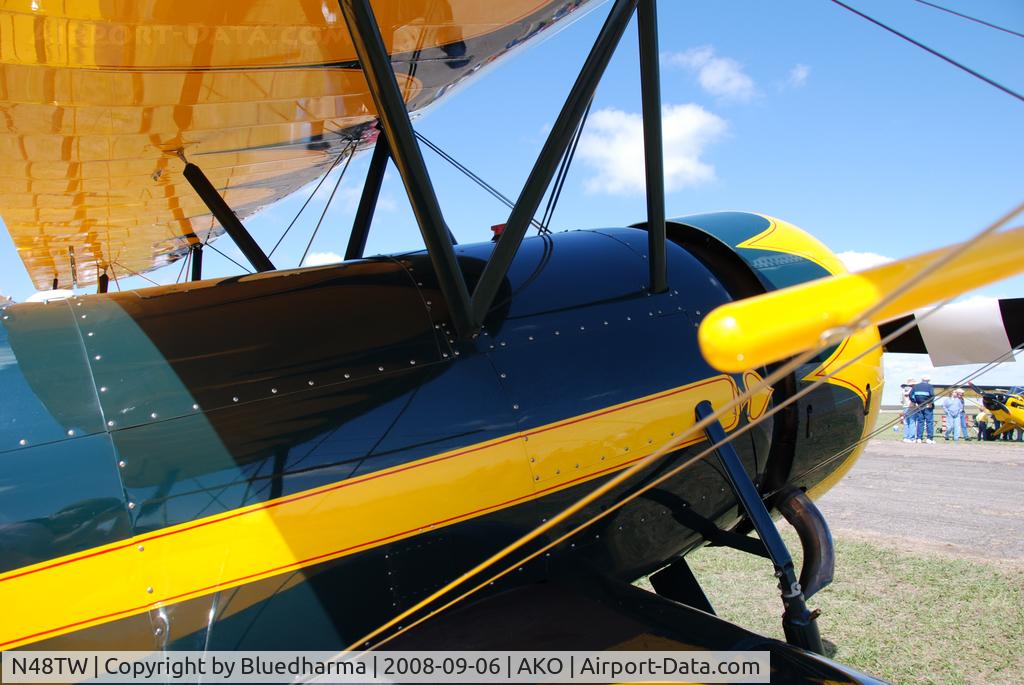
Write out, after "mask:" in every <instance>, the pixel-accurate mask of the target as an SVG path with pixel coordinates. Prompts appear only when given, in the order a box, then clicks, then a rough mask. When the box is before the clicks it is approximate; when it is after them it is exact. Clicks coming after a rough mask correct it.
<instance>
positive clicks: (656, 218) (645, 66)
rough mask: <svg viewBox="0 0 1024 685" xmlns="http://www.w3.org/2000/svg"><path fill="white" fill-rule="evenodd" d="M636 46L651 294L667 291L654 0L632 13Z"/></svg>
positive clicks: (663, 182) (656, 31) (662, 166)
mask: <svg viewBox="0 0 1024 685" xmlns="http://www.w3.org/2000/svg"><path fill="white" fill-rule="evenodd" d="M636 19H637V23H636V26H637V34H638V37H639V39H640V40H639V42H640V99H641V102H642V105H643V119H644V164H645V173H646V180H647V253H648V261H649V262H650V269H651V292H652V293H661V292H664V291H665V290H667V289H668V277H667V275H666V259H665V164H664V160H663V157H664V149H663V147H662V145H663V144H662V135H661V73H660V68H659V65H658V60H660V59H661V56H660V55H659V54H658V12H657V2H656V1H655V0H640V4H639V5H638V6H637V10H636Z"/></svg>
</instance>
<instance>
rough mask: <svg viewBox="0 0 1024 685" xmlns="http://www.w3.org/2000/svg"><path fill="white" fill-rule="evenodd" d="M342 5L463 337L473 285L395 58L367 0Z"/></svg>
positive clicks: (469, 328)
mask: <svg viewBox="0 0 1024 685" xmlns="http://www.w3.org/2000/svg"><path fill="white" fill-rule="evenodd" d="M339 5H340V6H341V13H342V15H344V17H345V24H346V25H347V27H348V32H349V34H350V35H351V36H352V44H353V45H354V46H355V49H356V56H357V57H358V58H359V63H360V65H362V68H363V74H364V75H365V76H366V83H367V85H368V86H369V89H370V95H371V96H373V102H374V105H376V107H377V116H378V117H380V123H381V129H382V130H383V133H384V135H385V136H386V137H387V140H388V145H389V147H390V148H391V157H392V159H393V160H394V162H395V166H396V167H398V172H399V174H400V175H401V176H402V182H403V183H404V184H405V192H406V194H407V195H408V196H409V204H410V205H412V211H413V214H415V215H416V222H417V224H419V228H420V233H421V234H422V235H423V242H424V243H426V246H427V253H428V254H429V255H430V261H431V263H432V264H433V266H434V271H435V272H436V274H437V280H438V284H439V285H440V287H441V292H442V293H443V294H444V298H445V301H446V302H447V304H448V312H449V313H450V314H451V317H452V324H453V325H454V326H455V330H456V331H457V332H458V333H459V335H463V336H465V335H468V334H470V333H471V332H472V331H473V330H474V329H475V328H476V326H475V324H474V322H473V317H472V315H471V312H470V300H469V289H468V288H467V287H466V280H465V278H464V277H463V275H462V271H461V270H460V269H459V265H458V262H457V261H456V258H455V250H454V248H453V247H452V240H451V234H450V232H449V230H448V226H447V225H446V224H445V222H444V216H443V215H442V214H441V207H440V205H439V204H438V202H437V195H436V194H435V193H434V186H433V184H432V183H431V181H430V174H428V173H427V166H426V164H425V163H424V161H423V155H422V154H421V153H420V148H419V145H418V144H417V143H416V137H415V135H414V134H413V130H412V122H410V121H409V111H408V110H407V109H406V107H405V100H403V99H402V93H401V90H400V89H399V87H398V82H397V81H396V80H395V73H394V71H393V70H392V69H391V57H390V55H388V52H387V49H386V48H385V47H384V40H383V38H382V37H381V34H380V27H378V26H377V20H376V18H375V17H374V15H373V9H372V8H371V7H370V2H369V0H339Z"/></svg>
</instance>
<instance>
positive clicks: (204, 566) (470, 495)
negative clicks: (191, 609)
mask: <svg viewBox="0 0 1024 685" xmlns="http://www.w3.org/2000/svg"><path fill="white" fill-rule="evenodd" d="M737 394H738V388H737V386H736V383H735V381H734V380H733V379H732V378H731V377H730V376H727V375H720V376H715V377H713V378H709V379H707V380H703V381H699V382H696V383H692V384H689V385H686V386H682V387H680V388H675V389H673V390H669V391H666V392H662V393H657V394H655V395H650V396H647V397H644V398H640V399H637V400H633V401H631V402H627V403H623V404H620V405H615V406H613V407H608V408H605V409H602V410H599V411H596V412H591V413H589V414H584V415H581V416H578V417H574V418H572V419H568V420H565V421H559V422H556V423H553V424H550V425H547V426H541V427H539V428H535V429H531V430H527V431H523V432H518V433H514V434H510V435H507V436H504V437H502V438H498V439H495V440H491V441H486V442H482V443H479V444H476V445H472V446H469V447H466V448H463V449H459V450H454V451H451V452H446V453H443V454H440V455H436V456H433V457H428V458H426V459H422V460H418V461H414V462H410V463H408V464H403V465H401V466H397V467H394V468H390V469H386V470H382V471H378V472H374V473H371V474H368V475H366V476H363V477H359V478H353V479H350V480H345V481H340V482H337V483H333V484H331V485H327V486H323V487H320V488H315V489H312V490H308V491H304V492H301V493H297V494H295V495H291V496H289V497H284V498H281V499H277V500H272V501H269V502H264V503H261V504H257V505H253V506H249V507H244V508H240V509H236V510H233V511H230V512H226V513H224V514H219V515H216V516H211V517H207V518H204V519H199V520H196V521H191V522H189V523H185V524H180V525H177V526H172V527H169V528H165V529H162V530H160V531H157V532H155V533H151V534H147V535H140V536H136V537H134V538H131V539H129V540H125V541H121V542H117V543H113V544H110V545H105V546H103V547H97V548H94V549H90V550H86V551H84V552H80V553H77V554H72V555H68V556H65V557H61V558H58V559H53V560H50V561H46V562H42V563H39V564H35V565H33V566H27V567H24V568H21V569H16V570H14V571H10V572H8V573H5V574H2V575H0V606H3V607H4V610H3V612H2V615H0V649H11V648H14V647H17V646H19V645H24V644H28V643H31V642H35V641H38V640H41V639H44V638H48V637H53V636H56V635H61V634H65V633H69V632H73V631H75V630H80V629H83V628H86V627H89V626H93V625H97V624H101V623H106V622H108V621H112V620H116V619H119V618H124V617H127V616H131V615H135V614H139V613H143V612H145V611H149V610H151V609H156V608H159V607H161V606H166V605H169V604H174V603H177V602H181V601H184V600H187V599H191V598H195V597H199V596H202V595H205V594H209V593H212V592H216V591H219V590H225V589H228V588H232V587H237V586H240V585H244V584H247V583H252V582H254V581H256V580H260V579H262V578H267V577H270V576H274V575H277V574H281V573H285V572H288V571H293V570H296V569H300V568H303V567H307V566H311V565H313V564H317V563H320V562H324V561H328V560H330V559H335V558H338V557H342V556H345V555H348V554H352V553H355V552H358V551H362V550H366V549H369V548H372V547H376V546H380V545H383V544H386V543H390V542H393V541H396V540H400V539H402V538H406V537H410V536H414V535H417V534H419V533H423V532H426V531H428V530H431V529H434V528H438V527H443V526H446V525H450V524H453V523H456V522H459V521H464V520H467V519H471V518H474V517H477V516H481V515H483V514H486V513H490V512H494V511H497V510H500V509H503V508H506V507H510V506H513V505H516V504H520V503H523V502H526V501H529V500H532V499H536V498H539V497H543V496H545V495H547V494H550V493H552V492H556V491H558V490H562V489H564V488H567V487H570V486H572V485H576V484H579V483H582V482H585V481H587V480H591V479H593V478H597V477H600V476H602V475H605V474H608V473H609V472H612V471H616V470H619V469H621V468H624V467H625V466H627V465H628V464H630V463H632V462H635V461H637V460H638V459H641V458H643V457H644V456H645V455H647V454H649V453H650V452H652V451H653V450H655V449H656V448H658V447H659V446H661V445H662V444H664V443H665V442H667V441H668V440H669V439H670V438H671V436H674V435H677V434H680V433H682V432H683V431H685V430H686V429H687V428H688V427H689V426H691V425H693V423H694V408H695V406H696V404H697V403H698V402H700V401H701V400H705V399H707V400H710V401H711V402H712V403H713V404H714V405H716V406H722V405H724V404H725V403H727V402H729V401H730V400H732V399H733V398H735V397H736V396H737ZM722 422H723V424H724V425H725V428H726V429H727V430H731V429H733V428H735V427H736V425H737V424H738V422H739V412H738V411H735V410H734V411H733V412H731V413H730V414H729V415H727V416H725V417H723V421H722ZM703 439H704V437H703V435H702V434H698V435H695V436H690V437H689V438H688V439H686V440H684V441H683V443H682V445H691V444H695V443H698V442H700V441H702V440H703Z"/></svg>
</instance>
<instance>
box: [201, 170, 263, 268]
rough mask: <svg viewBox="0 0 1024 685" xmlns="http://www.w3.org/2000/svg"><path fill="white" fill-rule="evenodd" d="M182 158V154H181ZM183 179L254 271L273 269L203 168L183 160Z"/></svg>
mask: <svg viewBox="0 0 1024 685" xmlns="http://www.w3.org/2000/svg"><path fill="white" fill-rule="evenodd" d="M182 159H183V160H184V155H182ZM185 179H186V180H187V181H188V182H189V184H191V186H192V188H193V189H194V190H195V191H196V194H198V195H199V197H200V199H202V201H203V203H204V204H206V207H207V209H209V210H210V213H211V214H213V216H214V218H216V219H217V222H218V223H220V225H221V226H223V227H224V230H225V231H226V232H227V234H228V235H229V236H231V239H232V240H233V241H235V245H237V246H238V249H239V250H241V251H242V254H243V255H245V258H246V259H248V260H249V263H250V264H252V268H254V269H256V271H273V270H274V264H273V263H272V262H271V261H270V258H269V257H267V255H266V253H265V252H263V249H262V248H261V247H260V246H259V243H257V242H256V241H255V240H254V239H253V237H252V235H250V234H249V231H248V230H247V229H246V228H245V226H244V225H242V222H241V221H239V220H238V217H237V216H235V213H234V212H233V211H232V210H231V207H229V206H228V203H227V202H225V201H224V198H222V197H221V196H220V193H218V192H217V189H216V188H214V187H213V184H212V183H210V179H208V178H207V177H206V174H204V173H203V170H202V169H200V168H199V167H197V166H196V165H195V164H193V163H192V162H187V161H186V162H185Z"/></svg>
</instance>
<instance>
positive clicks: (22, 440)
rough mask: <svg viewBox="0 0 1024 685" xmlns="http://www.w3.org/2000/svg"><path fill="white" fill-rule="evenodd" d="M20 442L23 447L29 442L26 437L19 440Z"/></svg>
mask: <svg viewBox="0 0 1024 685" xmlns="http://www.w3.org/2000/svg"><path fill="white" fill-rule="evenodd" d="M18 444H19V445H21V446H22V447H24V446H25V445H27V444H28V440H26V439H25V438H22V439H21V440H19V441H18Z"/></svg>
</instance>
